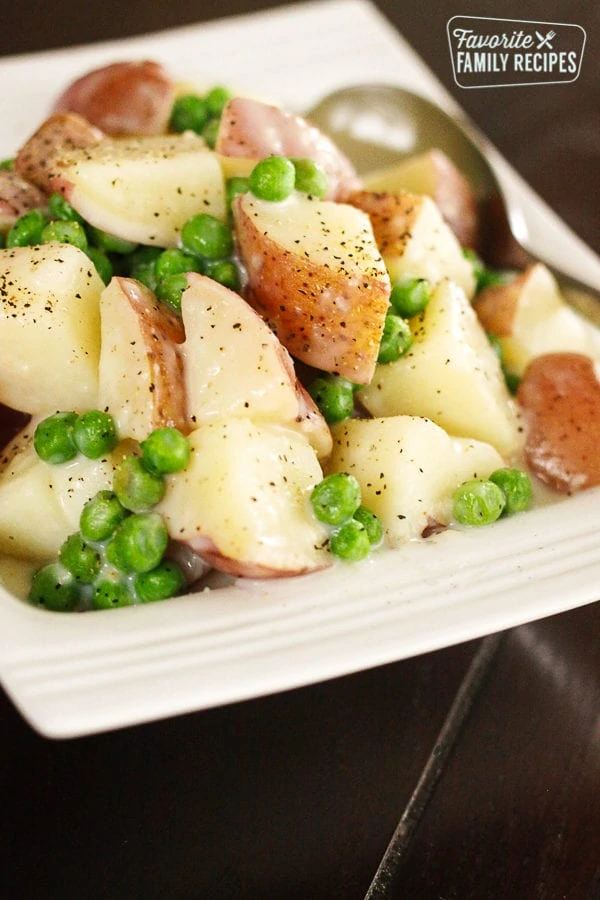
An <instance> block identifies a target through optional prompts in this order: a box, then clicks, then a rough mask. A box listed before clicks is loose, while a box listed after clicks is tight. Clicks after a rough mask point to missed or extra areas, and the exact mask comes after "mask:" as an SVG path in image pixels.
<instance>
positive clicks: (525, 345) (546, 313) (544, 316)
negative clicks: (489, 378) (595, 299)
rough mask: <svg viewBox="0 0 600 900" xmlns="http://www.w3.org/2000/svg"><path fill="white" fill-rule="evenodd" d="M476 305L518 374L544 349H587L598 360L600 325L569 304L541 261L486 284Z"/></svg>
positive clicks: (513, 369) (578, 351) (510, 365)
mask: <svg viewBox="0 0 600 900" xmlns="http://www.w3.org/2000/svg"><path fill="white" fill-rule="evenodd" d="M475 311H476V312H477V315H478V317H479V320H480V322H481V323H482V325H483V327H484V328H485V329H486V331H489V332H491V333H492V334H495V335H496V337H498V338H499V340H500V343H501V344H502V351H503V355H504V361H505V363H506V366H507V368H508V369H509V370H510V371H511V372H514V373H515V374H517V375H522V374H523V372H524V371H525V369H526V367H527V365H528V364H529V362H531V360H532V359H534V357H536V356H541V355H542V354H543V353H558V352H561V351H564V352H574V353H584V354H587V355H588V356H592V357H594V359H597V360H599V361H600V328H598V327H597V326H595V325H594V324H593V323H592V322H590V321H589V320H588V319H584V318H583V316H581V315H579V314H578V313H577V312H576V311H575V310H574V309H572V308H571V307H570V306H568V305H567V303H566V302H565V300H564V299H563V297H562V296H561V293H560V291H559V288H558V285H557V283H556V280H555V278H554V276H553V275H552V273H551V272H549V271H548V269H547V268H546V267H545V266H544V265H542V264H541V263H536V264H535V265H533V266H530V267H529V268H528V269H527V270H526V271H525V272H523V274H522V275H519V276H518V277H517V278H515V279H514V280H513V281H510V282H508V283H507V284H500V285H495V286H493V287H488V288H485V290H483V291H481V293H480V294H479V295H478V297H477V301H476V303H475Z"/></svg>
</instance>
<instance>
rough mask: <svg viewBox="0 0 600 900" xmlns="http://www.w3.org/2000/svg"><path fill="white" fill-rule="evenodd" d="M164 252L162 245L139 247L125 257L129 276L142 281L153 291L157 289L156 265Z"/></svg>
mask: <svg viewBox="0 0 600 900" xmlns="http://www.w3.org/2000/svg"><path fill="white" fill-rule="evenodd" d="M162 252H163V251H162V249H161V248H160V247H147V246H144V247H138V249H137V250H134V251H133V253H131V254H130V255H129V256H127V257H125V259H126V260H127V267H128V272H129V276H130V277H131V278H136V279H137V280H138V281H141V282H142V284H144V285H146V287H147V288H150V290H151V291H156V285H157V278H156V271H155V265H156V260H157V259H158V257H159V256H160V255H161V253H162Z"/></svg>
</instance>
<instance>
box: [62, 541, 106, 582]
mask: <svg viewBox="0 0 600 900" xmlns="http://www.w3.org/2000/svg"><path fill="white" fill-rule="evenodd" d="M58 557H59V559H60V561H61V563H62V564H63V566H64V567H65V568H66V569H68V570H69V572H70V573H71V575H72V576H73V578H74V579H75V581H77V582H79V584H91V583H92V581H93V580H94V579H95V578H96V576H97V574H98V572H99V571H100V554H99V552H98V551H97V550H96V549H95V548H94V547H90V545H89V544H88V543H86V542H85V541H84V540H83V538H82V537H81V535H80V534H79V533H77V534H72V535H70V536H69V537H68V538H67V539H66V541H65V542H64V543H63V545H62V547H61V548H60V552H59V554H58Z"/></svg>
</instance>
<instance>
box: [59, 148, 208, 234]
mask: <svg viewBox="0 0 600 900" xmlns="http://www.w3.org/2000/svg"><path fill="white" fill-rule="evenodd" d="M50 183H51V186H52V189H53V190H55V191H60V192H61V193H62V194H63V195H64V197H65V199H66V200H68V201H69V203H71V205H72V206H73V207H74V208H75V209H76V210H77V212H78V213H80V215H82V216H83V218H84V219H85V220H86V221H87V222H90V223H91V224H92V225H95V226H96V227H97V228H100V229H102V230H103V231H108V232H109V233H110V234H114V235H116V236H117V237H120V238H123V239H124V240H127V241H134V242H139V243H141V244H150V245H158V246H159V247H172V246H175V245H176V244H177V242H178V240H179V236H180V232H181V228H182V226H183V225H184V224H185V222H186V221H187V220H188V219H189V218H191V216H193V215H195V214H196V213H200V212H203V213H208V214H210V215H212V216H215V217H216V218H218V219H224V218H225V193H224V192H225V188H224V181H223V173H222V171H221V166H220V164H219V160H218V159H217V156H216V154H214V153H212V152H211V151H210V150H209V149H208V148H207V146H206V144H205V143H204V141H203V140H202V138H200V137H198V135H196V134H193V133H192V132H185V133H184V134H174V135H159V136H154V137H152V136H150V137H139V138H133V137H131V138H121V139H119V138H104V140H102V141H101V142H100V143H99V144H97V145H96V146H94V147H90V148H88V149H86V150H73V151H72V152H71V153H69V154H66V155H65V156H64V157H62V158H61V159H60V160H59V161H57V162H55V163H54V165H53V167H52V170H51V176H50Z"/></svg>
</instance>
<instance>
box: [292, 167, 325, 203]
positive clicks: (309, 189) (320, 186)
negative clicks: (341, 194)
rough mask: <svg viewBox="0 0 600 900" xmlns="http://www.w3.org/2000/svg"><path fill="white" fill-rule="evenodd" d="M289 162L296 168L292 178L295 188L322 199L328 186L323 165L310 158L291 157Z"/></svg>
mask: <svg viewBox="0 0 600 900" xmlns="http://www.w3.org/2000/svg"><path fill="white" fill-rule="evenodd" d="M291 162H292V165H293V166H294V169H295V170H296V175H295V180H294V187H295V188H296V190H297V191H302V193H304V194H310V196H311V197H317V198H318V199H319V200H322V199H323V198H324V197H325V195H326V194H327V190H328V188H329V184H328V182H327V175H326V174H325V170H324V169H323V167H322V166H320V165H319V164H318V163H316V162H315V161H314V160H312V159H292V160H291Z"/></svg>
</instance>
